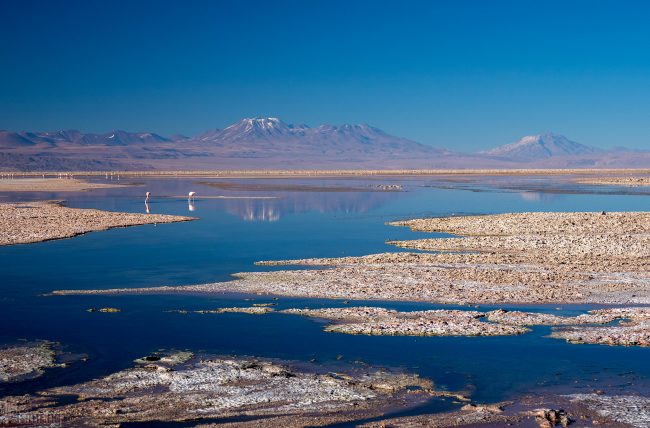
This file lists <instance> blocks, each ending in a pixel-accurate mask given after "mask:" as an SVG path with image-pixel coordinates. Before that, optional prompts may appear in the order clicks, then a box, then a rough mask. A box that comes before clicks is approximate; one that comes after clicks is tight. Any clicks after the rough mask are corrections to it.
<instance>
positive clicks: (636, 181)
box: [576, 176, 650, 187]
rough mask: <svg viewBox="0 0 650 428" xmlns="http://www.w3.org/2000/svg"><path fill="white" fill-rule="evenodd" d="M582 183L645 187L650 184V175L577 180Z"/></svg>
mask: <svg viewBox="0 0 650 428" xmlns="http://www.w3.org/2000/svg"><path fill="white" fill-rule="evenodd" d="M576 182H578V183H581V184H594V185H601V186H627V187H643V186H650V177H606V176H603V177H594V178H584V179H579V180H576Z"/></svg>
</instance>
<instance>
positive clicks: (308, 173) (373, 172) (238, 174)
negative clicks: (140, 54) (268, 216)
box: [5, 168, 650, 178]
mask: <svg viewBox="0 0 650 428" xmlns="http://www.w3.org/2000/svg"><path fill="white" fill-rule="evenodd" d="M6 173H10V174H12V175H13V176H14V177H41V176H42V175H43V174H44V175H45V176H46V177H56V176H58V175H59V174H60V173H61V171H42V172H19V171H7V172H5V174H6ZM63 173H65V174H71V175H74V176H78V177H84V176H85V177H100V176H105V175H106V174H109V175H114V176H116V175H119V176H124V177H206V178H210V177H218V178H292V177H301V178H302V177H365V176H427V175H431V176H437V175H495V176H500V175H502V176H525V175H580V174H586V175H610V174H650V169H646V168H612V169H598V168H584V169H582V168H567V169H562V168H549V169H543V168H539V169H386V170H381V169H358V170H356V169H332V170H327V169H299V170H281V169H268V170H260V169H246V170H185V171H183V170H146V171H135V170H133V171H128V170H125V171H64V172H63Z"/></svg>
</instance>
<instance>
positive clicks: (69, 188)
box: [0, 178, 123, 192]
mask: <svg viewBox="0 0 650 428" xmlns="http://www.w3.org/2000/svg"><path fill="white" fill-rule="evenodd" d="M111 187H123V186H121V185H119V184H102V183H89V182H87V181H84V180H79V179H76V178H0V192H81V191H84V190H90V189H106V188H111Z"/></svg>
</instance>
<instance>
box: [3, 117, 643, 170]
mask: <svg viewBox="0 0 650 428" xmlns="http://www.w3.org/2000/svg"><path fill="white" fill-rule="evenodd" d="M640 166H646V167H648V166H650V152H638V151H636V152H632V151H628V150H625V149H616V150H600V149H596V148H593V147H589V146H587V145H583V144H580V143H577V142H574V141H571V140H569V139H568V138H566V137H564V136H562V135H557V134H553V133H544V134H539V135H530V136H525V137H523V138H521V139H520V140H519V141H516V142H514V143H511V144H505V145H503V146H499V147H496V148H493V149H490V150H486V151H483V152H479V153H459V152H454V151H450V150H448V149H445V148H441V147H433V146H429V145H424V144H421V143H418V142H415V141H411V140H408V139H406V138H401V137H396V136H393V135H390V134H387V133H386V132H384V131H382V130H380V129H378V128H375V127H373V126H370V125H365V124H361V125H341V126H334V125H320V126H317V127H309V126H307V125H292V124H288V123H285V122H283V121H281V120H280V119H277V118H247V119H242V120H240V121H239V122H237V123H235V124H232V125H230V126H228V127H227V128H224V129H214V130H210V131H207V132H204V133H202V134H199V135H197V136H194V137H185V136H170V137H164V136H161V135H158V134H155V133H152V132H139V133H137V132H126V131H119V130H116V131H111V132H107V133H104V134H93V133H83V132H80V131H77V130H65V131H56V132H11V131H0V170H104V169H108V170H110V169H131V170H132V169H186V170H187V169H244V168H259V169H264V168H266V169H278V168H282V169H292V168H325V169H327V168H341V169H343V168H345V169H354V168H376V169H392V168H530V167H542V168H544V167H596V168H597V167H640Z"/></svg>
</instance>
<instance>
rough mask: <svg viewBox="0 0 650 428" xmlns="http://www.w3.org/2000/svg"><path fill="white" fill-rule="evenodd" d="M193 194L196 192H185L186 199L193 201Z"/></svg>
mask: <svg viewBox="0 0 650 428" xmlns="http://www.w3.org/2000/svg"><path fill="white" fill-rule="evenodd" d="M195 195H196V192H190V193H188V194H187V200H188V201H193V200H194V196H195Z"/></svg>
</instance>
